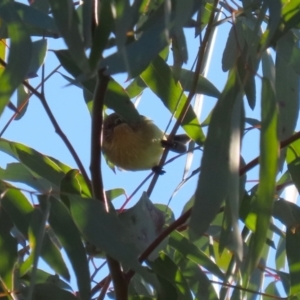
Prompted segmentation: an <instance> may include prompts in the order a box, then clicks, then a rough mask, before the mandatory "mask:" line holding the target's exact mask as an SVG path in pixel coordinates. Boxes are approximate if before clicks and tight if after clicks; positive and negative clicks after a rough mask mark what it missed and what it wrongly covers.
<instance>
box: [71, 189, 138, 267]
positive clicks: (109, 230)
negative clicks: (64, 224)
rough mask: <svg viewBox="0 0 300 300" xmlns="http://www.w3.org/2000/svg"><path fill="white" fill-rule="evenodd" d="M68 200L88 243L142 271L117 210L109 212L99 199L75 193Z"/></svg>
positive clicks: (74, 217)
mask: <svg viewBox="0 0 300 300" xmlns="http://www.w3.org/2000/svg"><path fill="white" fill-rule="evenodd" d="M69 200H70V207H71V214H72V216H73V219H74V221H75V223H76V225H77V227H78V228H79V230H80V232H81V234H82V235H83V237H84V238H85V239H86V240H87V241H88V242H89V243H91V244H92V245H94V246H95V247H97V248H99V249H101V250H102V251H104V252H106V253H107V254H108V255H110V256H111V257H113V258H115V259H117V260H118V261H121V262H122V263H124V264H125V265H126V266H129V267H131V268H132V269H134V270H138V271H139V272H142V270H141V267H140V265H139V263H138V260H137V257H138V252H137V250H136V248H135V246H134V245H133V243H132V240H131V239H129V238H128V232H127V230H126V228H124V227H123V225H122V223H121V221H120V220H119V219H118V217H117V215H116V214H115V213H113V212H110V213H107V212H106V211H105V209H104V206H103V204H102V203H101V202H100V201H99V200H95V199H88V198H80V197H78V196H75V195H72V196H70V197H69ZM96 228H97V230H96ZM120 243H122V247H121V246H120Z"/></svg>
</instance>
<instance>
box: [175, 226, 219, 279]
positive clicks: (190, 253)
mask: <svg viewBox="0 0 300 300" xmlns="http://www.w3.org/2000/svg"><path fill="white" fill-rule="evenodd" d="M169 245H170V246H171V247H172V248H174V249H176V250H177V251H178V252H180V253H181V254H182V255H183V256H184V257H186V258H188V259H189V260H191V261H193V262H194V263H197V264H198V265H201V266H202V267H204V268H205V269H206V270H208V271H209V272H211V273H212V274H214V275H215V276H217V277H218V278H220V279H224V278H225V277H224V274H223V273H222V271H221V270H220V269H219V267H218V266H217V265H216V264H215V263H214V262H213V261H212V260H211V259H210V258H209V257H208V256H207V255H206V254H205V253H203V252H202V251H201V250H200V249H198V248H197V246H195V245H194V244H193V243H191V242H190V241H189V240H188V239H187V238H185V237H184V236H182V235H181V234H180V233H179V232H177V231H174V232H172V234H171V235H170V237H169Z"/></svg>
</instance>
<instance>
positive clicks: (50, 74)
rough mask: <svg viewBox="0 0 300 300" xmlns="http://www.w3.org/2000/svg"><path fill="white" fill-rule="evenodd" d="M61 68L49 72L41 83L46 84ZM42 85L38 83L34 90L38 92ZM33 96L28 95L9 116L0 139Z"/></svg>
mask: <svg viewBox="0 0 300 300" xmlns="http://www.w3.org/2000/svg"><path fill="white" fill-rule="evenodd" d="M60 67H61V65H59V66H57V67H56V68H55V69H54V70H53V71H51V72H50V73H49V74H48V75H47V76H46V77H45V79H44V81H43V82H46V81H47V80H48V79H49V78H50V77H51V76H52V75H53V74H54V73H55V72H56V71H57V70H58V69H59V68H60ZM41 85H42V82H41V83H39V84H38V85H37V86H36V87H35V90H38V89H39V88H40V86H41ZM32 95H33V93H30V95H29V96H28V97H27V99H26V101H24V102H23V103H22V104H21V106H19V107H18V108H17V109H18V110H17V111H16V112H15V113H14V114H13V115H12V116H11V118H10V119H9V120H8V122H7V123H6V124H5V126H4V127H3V129H2V131H1V132H0V137H1V136H2V135H3V134H4V132H5V131H6V129H7V128H8V127H9V125H10V124H11V122H12V121H13V120H14V119H15V118H16V117H17V116H18V115H19V114H20V113H21V112H22V110H23V109H24V107H25V106H26V104H27V103H28V101H29V99H30V97H31V96H32Z"/></svg>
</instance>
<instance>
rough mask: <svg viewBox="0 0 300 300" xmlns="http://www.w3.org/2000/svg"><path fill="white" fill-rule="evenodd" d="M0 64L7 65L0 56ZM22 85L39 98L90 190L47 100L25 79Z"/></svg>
mask: <svg viewBox="0 0 300 300" xmlns="http://www.w3.org/2000/svg"><path fill="white" fill-rule="evenodd" d="M0 64H1V65H2V66H4V67H6V66H7V64H6V62H5V61H4V60H3V59H2V58H0ZM22 83H23V85H24V86H26V87H27V89H28V90H29V91H30V92H31V93H32V94H34V95H35V96H36V97H37V98H38V99H40V101H41V103H42V105H43V107H44V109H45V111H46V113H47V115H48V117H49V119H50V121H51V123H52V125H53V127H54V129H55V132H56V133H57V134H58V135H59V136H60V137H61V139H62V140H63V142H64V143H65V145H66V147H67V148H68V150H69V151H70V153H71V155H72V157H73V158H74V160H75V162H76V164H77V166H78V168H79V170H80V172H81V174H82V176H83V178H84V180H85V182H86V185H87V187H88V188H89V190H90V191H92V186H91V182H90V180H89V177H88V175H87V172H86V171H85V168H84V166H83V164H82V162H81V160H80V158H79V156H78V155H77V153H76V151H75V149H74V147H73V146H72V144H71V142H70V141H69V139H68V138H67V136H66V135H65V134H64V132H63V131H62V130H61V128H60V126H59V125H58V122H57V121H56V119H55V117H54V115H53V113H52V111H51V109H50V107H49V105H48V103H47V101H46V98H45V97H44V96H43V95H42V94H41V93H39V92H38V91H37V90H36V89H35V88H34V87H33V86H32V85H30V84H29V83H28V82H26V81H25V80H24V81H23V82H22Z"/></svg>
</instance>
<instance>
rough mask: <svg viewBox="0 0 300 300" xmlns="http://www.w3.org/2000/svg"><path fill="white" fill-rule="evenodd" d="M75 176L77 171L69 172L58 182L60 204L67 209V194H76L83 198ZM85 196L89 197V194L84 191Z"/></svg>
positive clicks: (77, 173)
mask: <svg viewBox="0 0 300 300" xmlns="http://www.w3.org/2000/svg"><path fill="white" fill-rule="evenodd" d="M77 175H79V171H78V170H73V169H72V170H70V171H69V172H68V173H66V175H65V176H64V177H63V178H62V180H61V182H60V192H61V195H60V198H61V200H62V202H63V203H64V204H65V205H66V206H67V207H69V198H68V194H76V195H78V196H84V194H83V193H82V189H81V185H80V184H79V181H78V179H77ZM85 193H87V194H86V195H87V196H91V195H90V193H89V192H88V190H87V191H85Z"/></svg>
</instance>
